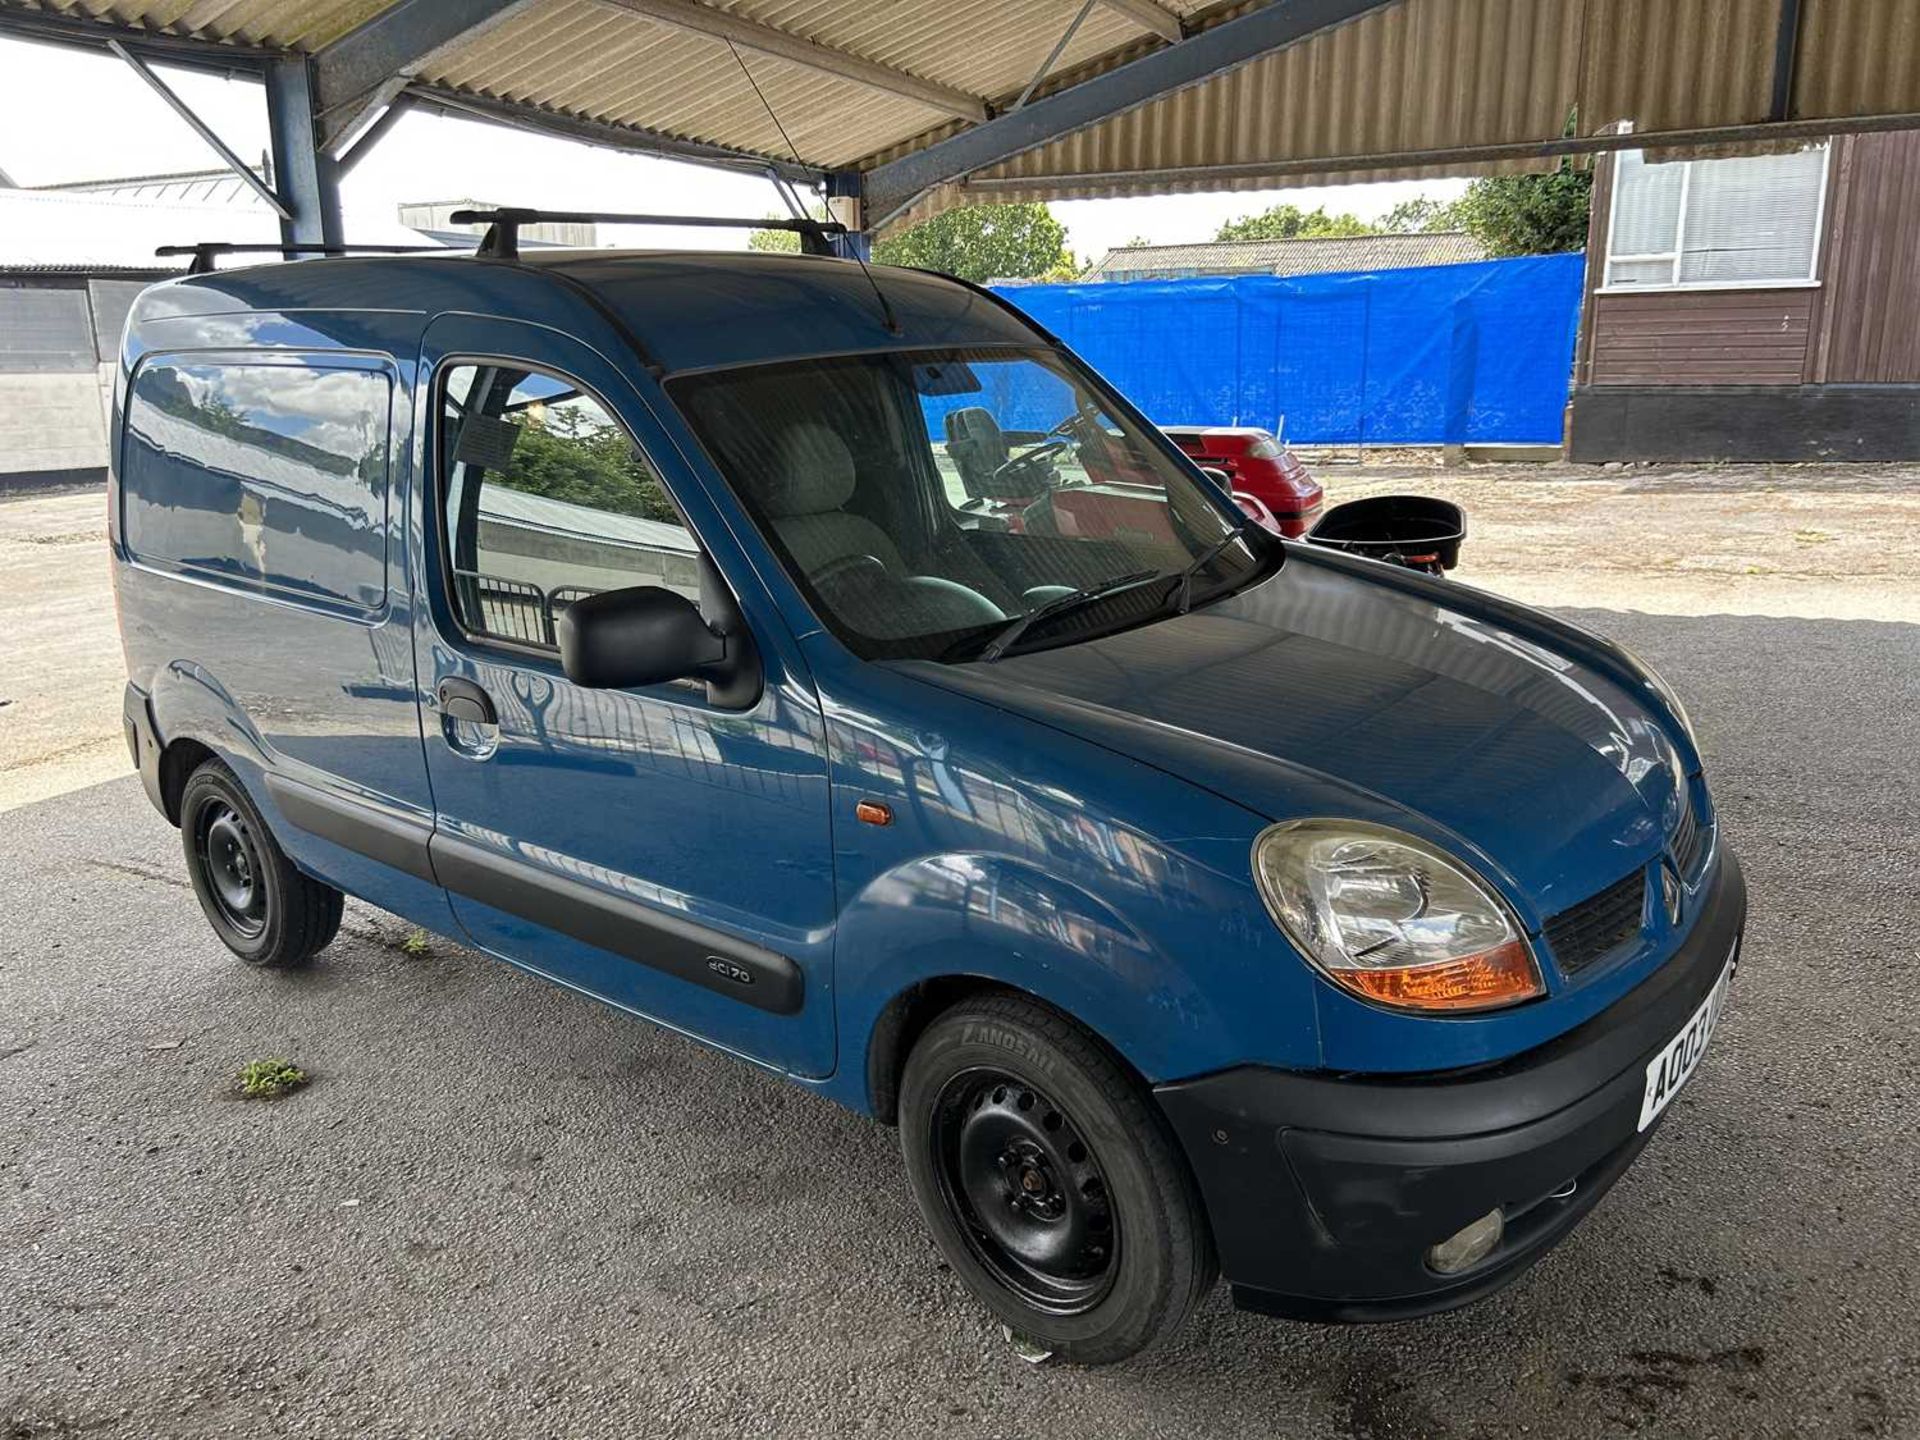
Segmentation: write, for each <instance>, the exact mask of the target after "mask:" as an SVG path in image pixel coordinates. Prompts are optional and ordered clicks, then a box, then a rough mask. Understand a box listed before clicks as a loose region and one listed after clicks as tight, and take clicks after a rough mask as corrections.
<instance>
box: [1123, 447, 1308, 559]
mask: <svg viewBox="0 0 1920 1440" xmlns="http://www.w3.org/2000/svg"><path fill="white" fill-rule="evenodd" d="M1160 428H1161V429H1162V430H1164V431H1165V432H1166V434H1167V438H1168V439H1170V440H1172V441H1173V443H1174V444H1175V445H1178V446H1179V447H1180V449H1181V450H1183V451H1185V452H1186V454H1187V455H1188V456H1190V457H1191V458H1192V459H1193V461H1194V462H1195V463H1196V464H1199V465H1204V466H1205V467H1207V468H1208V469H1209V470H1221V471H1225V472H1226V476H1227V480H1228V485H1227V488H1228V489H1229V490H1232V491H1234V492H1235V493H1236V495H1238V494H1241V493H1244V494H1247V495H1251V496H1252V497H1253V498H1254V499H1255V500H1258V501H1260V502H1261V504H1263V505H1265V506H1266V508H1267V509H1268V510H1270V511H1271V512H1272V513H1273V518H1274V520H1275V521H1276V522H1277V523H1278V525H1279V530H1280V533H1281V534H1282V535H1286V536H1290V537H1292V538H1294V539H1298V538H1299V537H1301V536H1303V535H1305V534H1306V533H1307V531H1309V530H1311V529H1312V528H1313V523H1314V521H1316V520H1318V519H1319V518H1320V510H1321V507H1322V505H1323V504H1324V503H1325V498H1326V497H1325V495H1324V493H1323V492H1322V491H1321V489H1320V482H1319V481H1317V480H1315V479H1314V478H1313V477H1312V476H1311V475H1309V474H1308V473H1307V467H1306V466H1304V465H1302V464H1301V463H1300V457H1299V456H1297V455H1295V454H1294V453H1293V450H1292V449H1291V448H1290V447H1289V446H1288V445H1287V443H1286V441H1284V440H1282V439H1279V438H1278V437H1276V436H1275V435H1273V434H1272V433H1271V432H1270V431H1266V430H1261V429H1258V428H1256V427H1254V426H1251V425H1163V426H1161V427H1160ZM1242 508H1243V509H1248V513H1250V514H1251V513H1252V512H1251V509H1250V508H1249V507H1245V506H1243V507H1242ZM1255 518H1256V519H1258V518H1259V517H1258V516H1255Z"/></svg>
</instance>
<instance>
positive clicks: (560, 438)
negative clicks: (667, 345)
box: [502, 405, 679, 524]
mask: <svg viewBox="0 0 1920 1440" xmlns="http://www.w3.org/2000/svg"><path fill="white" fill-rule="evenodd" d="M512 423H513V424H514V425H515V426H516V427H517V428H518V429H519V431H520V435H519V438H518V439H517V440H516V441H515V442H514V446H513V461H512V464H511V465H510V466H509V468H508V470H507V473H506V474H505V476H504V477H502V478H503V480H504V482H505V483H506V484H507V485H508V486H509V487H510V488H512V489H515V490H521V491H525V492H526V493H527V494H529V495H545V496H548V497H549V498H551V499H554V500H568V501H571V502H572V503H574V504H575V505H588V506H591V507H592V508H593V509H595V510H608V511H612V512H613V513H614V514H616V515H637V516H639V517H640V518H642V519H644V520H664V521H666V522H668V523H669V524H677V523H678V522H679V517H678V515H676V514H675V512H674V508H673V502H672V501H670V500H669V499H667V495H666V492H665V491H664V490H662V489H661V488H660V481H659V479H658V478H657V477H656V476H655V475H654V474H653V472H652V471H651V470H649V469H648V468H647V467H646V465H645V464H644V463H642V461H641V459H640V457H639V455H638V454H637V453H636V452H635V450H634V448H633V446H632V445H631V444H629V443H628V441H627V437H626V435H625V434H624V433H623V432H622V431H621V430H620V428H619V427H618V426H615V425H606V424H601V423H598V421H597V418H595V417H590V416H588V415H585V414H582V413H581V411H580V410H579V409H578V408H576V407H574V406H570V405H552V406H548V407H546V409H545V412H544V415H543V417H542V418H541V419H540V420H536V419H534V418H533V417H532V416H530V415H526V414H522V415H516V416H514V417H513V421H512Z"/></svg>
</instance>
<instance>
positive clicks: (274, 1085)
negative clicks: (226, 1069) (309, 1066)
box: [235, 1059, 307, 1100]
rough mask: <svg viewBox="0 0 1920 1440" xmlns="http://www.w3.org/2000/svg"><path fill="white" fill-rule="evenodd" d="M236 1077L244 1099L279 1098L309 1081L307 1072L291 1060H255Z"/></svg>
mask: <svg viewBox="0 0 1920 1440" xmlns="http://www.w3.org/2000/svg"><path fill="white" fill-rule="evenodd" d="M235 1079H236V1080H237V1081H238V1083H239V1087H240V1096H241V1098H242V1099H244V1100H278V1099H279V1098H280V1097H281V1096H282V1095H290V1094H292V1093H293V1092H294V1091H295V1090H298V1089H299V1088H300V1087H301V1086H302V1085H304V1084H306V1083H307V1072H306V1071H304V1070H302V1069H301V1068H300V1067H299V1066H298V1065H295V1064H294V1063H293V1062H292V1061H291V1060H280V1059H273V1060H254V1061H252V1062H250V1063H249V1064H248V1065H247V1066H246V1067H245V1068H244V1069H242V1070H241V1072H240V1073H239V1075H238V1076H236V1077H235Z"/></svg>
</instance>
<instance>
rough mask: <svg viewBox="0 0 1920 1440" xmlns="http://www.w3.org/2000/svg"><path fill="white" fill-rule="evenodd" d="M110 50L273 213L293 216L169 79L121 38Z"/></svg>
mask: <svg viewBox="0 0 1920 1440" xmlns="http://www.w3.org/2000/svg"><path fill="white" fill-rule="evenodd" d="M107 49H109V50H111V51H112V52H113V53H114V54H115V55H116V56H118V57H119V58H120V59H121V60H123V61H125V62H126V65H127V68H128V69H130V70H132V71H133V73H134V74H136V75H138V76H139V77H140V78H141V79H142V80H144V81H146V82H147V84H148V86H149V87H151V88H152V90H153V93H154V94H156V95H158V96H159V97H160V98H161V99H162V100H164V101H166V103H167V108H168V109H170V110H171V111H173V113H174V114H176V115H178V116H179V117H180V118H181V119H182V120H184V121H186V123H187V128H188V129H190V130H192V131H193V133H194V134H196V135H198V136H199V137H200V138H201V140H203V141H204V142H205V143H206V146H207V148H208V149H209V150H211V151H213V153H214V154H215V155H218V156H219V157H220V163H221V164H222V165H225V166H226V167H227V168H228V169H229V170H231V171H232V172H233V173H234V174H235V175H237V176H239V177H240V178H241V179H242V180H244V181H246V182H247V185H248V186H249V187H250V188H251V189H252V191H253V193H254V194H256V195H258V196H259V197H260V198H261V199H262V200H264V201H266V202H267V204H268V205H269V206H270V207H271V208H272V210H273V213H274V214H276V215H278V216H279V217H280V218H281V220H283V221H290V220H292V219H293V211H292V210H291V209H289V208H288V207H287V205H286V203H285V202H284V201H283V200H282V199H281V198H280V197H279V196H278V195H276V194H275V193H274V191H273V187H272V186H270V185H268V184H267V182H266V181H264V180H262V179H261V178H260V177H259V176H258V175H256V174H254V173H253V167H252V166H251V165H249V164H247V162H246V161H244V160H242V159H241V158H240V157H239V156H238V155H236V154H234V153H233V149H232V147H231V146H229V145H228V144H227V142H226V141H224V140H222V139H221V138H220V137H219V136H218V135H216V134H215V133H214V130H213V127H212V126H211V125H209V124H207V122H206V121H204V120H202V119H201V118H200V117H199V116H198V115H196V114H194V113H193V107H192V106H191V105H189V104H187V102H186V101H184V100H182V99H181V98H180V97H179V96H178V95H176V94H174V92H173V87H172V86H170V85H168V84H167V82H166V81H164V80H162V79H161V78H160V77H159V76H158V75H156V74H154V73H153V71H152V70H151V69H149V68H148V67H147V62H146V61H144V60H142V59H141V58H140V57H139V56H138V55H136V54H134V53H133V52H132V51H131V50H129V49H127V47H126V46H125V45H123V44H121V43H120V42H119V41H118V40H109V41H107Z"/></svg>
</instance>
